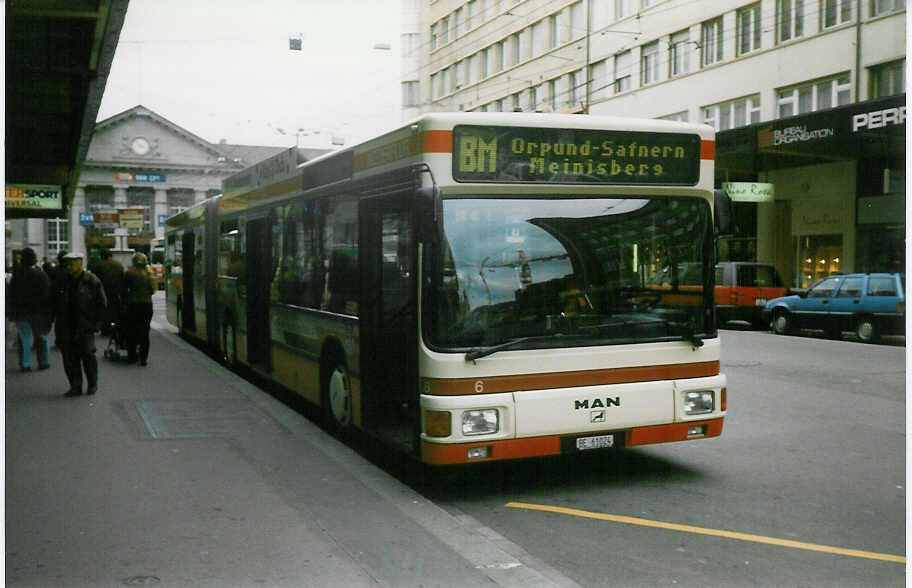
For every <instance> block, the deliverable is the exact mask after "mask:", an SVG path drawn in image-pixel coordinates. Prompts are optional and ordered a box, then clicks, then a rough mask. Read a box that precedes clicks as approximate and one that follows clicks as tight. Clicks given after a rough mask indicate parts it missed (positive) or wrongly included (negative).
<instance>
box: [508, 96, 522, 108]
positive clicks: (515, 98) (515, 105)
mask: <svg viewBox="0 0 912 588" xmlns="http://www.w3.org/2000/svg"><path fill="white" fill-rule="evenodd" d="M512 98H513V107H512V108H511V110H512V111H513V112H520V111H522V105H521V104H520V101H519V98H520V96H519V92H517V93H515V94H513V97H512Z"/></svg>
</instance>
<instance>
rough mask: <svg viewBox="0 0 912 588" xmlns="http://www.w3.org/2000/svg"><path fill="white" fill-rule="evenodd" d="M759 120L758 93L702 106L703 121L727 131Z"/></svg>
mask: <svg viewBox="0 0 912 588" xmlns="http://www.w3.org/2000/svg"><path fill="white" fill-rule="evenodd" d="M758 122H760V94H754V95H752V96H745V97H744V98H738V99H737V100H729V101H728V102H720V103H719V104H713V105H710V106H704V107H703V123H704V124H707V125H709V126H711V127H713V128H714V129H716V130H717V131H727V130H728V129H734V128H737V127H743V126H746V125H751V124H754V123H758Z"/></svg>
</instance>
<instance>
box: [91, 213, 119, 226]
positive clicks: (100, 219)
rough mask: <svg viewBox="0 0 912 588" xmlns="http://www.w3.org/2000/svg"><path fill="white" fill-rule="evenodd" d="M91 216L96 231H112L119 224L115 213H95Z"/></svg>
mask: <svg viewBox="0 0 912 588" xmlns="http://www.w3.org/2000/svg"><path fill="white" fill-rule="evenodd" d="M93 216H94V217H95V227H96V228H98V229H113V228H114V227H116V226H117V223H118V222H119V219H118V217H117V213H116V212H96V213H95V214H94V215H93Z"/></svg>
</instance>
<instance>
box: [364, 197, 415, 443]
mask: <svg viewBox="0 0 912 588" xmlns="http://www.w3.org/2000/svg"><path fill="white" fill-rule="evenodd" d="M359 217H360V221H361V222H360V225H361V229H360V244H359V248H358V251H359V262H360V264H359V265H360V266H361V302H360V304H359V306H360V312H359V315H360V318H359V323H360V329H361V331H360V336H361V353H360V357H361V378H362V383H361V398H362V411H363V413H364V414H363V419H362V422H363V426H364V428H365V429H366V430H368V431H371V432H372V433H374V434H377V435H378V436H380V437H382V438H384V439H386V440H388V441H391V442H393V443H394V444H396V445H399V446H403V448H404V449H406V450H408V451H415V450H416V449H417V445H416V444H417V440H418V433H419V430H418V428H417V426H418V406H417V403H418V394H417V389H418V383H417V372H418V366H417V362H418V351H417V344H418V333H417V329H418V320H417V304H416V300H417V298H416V296H417V294H416V279H415V278H416V276H415V273H416V264H415V259H416V243H415V239H414V230H413V216H412V207H411V206H410V202H409V199H408V197H407V195H404V194H400V195H395V196H388V197H382V198H373V199H368V200H363V201H362V202H361V210H360V213H359Z"/></svg>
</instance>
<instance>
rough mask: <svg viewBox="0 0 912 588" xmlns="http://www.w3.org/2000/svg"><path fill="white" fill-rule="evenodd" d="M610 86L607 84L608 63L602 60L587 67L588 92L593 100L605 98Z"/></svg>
mask: <svg viewBox="0 0 912 588" xmlns="http://www.w3.org/2000/svg"><path fill="white" fill-rule="evenodd" d="M610 87H611V84H609V83H608V61H607V60H605V59H603V60H601V61H599V62H597V63H593V64H592V65H591V66H590V67H589V92H590V93H591V94H592V99H593V100H599V99H601V98H604V97H606V96H605V94H606V92H607V91H608V88H610Z"/></svg>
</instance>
